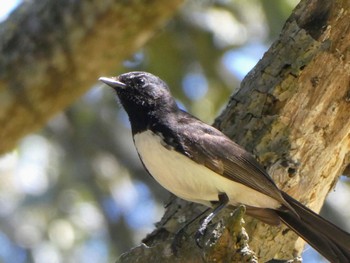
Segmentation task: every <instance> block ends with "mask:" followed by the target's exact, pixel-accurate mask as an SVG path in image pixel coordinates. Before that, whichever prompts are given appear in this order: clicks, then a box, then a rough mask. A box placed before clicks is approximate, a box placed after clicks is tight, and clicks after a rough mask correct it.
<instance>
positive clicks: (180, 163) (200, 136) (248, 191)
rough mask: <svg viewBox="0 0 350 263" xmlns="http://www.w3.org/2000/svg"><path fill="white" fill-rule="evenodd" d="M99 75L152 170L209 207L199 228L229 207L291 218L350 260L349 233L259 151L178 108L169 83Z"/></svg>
mask: <svg viewBox="0 0 350 263" xmlns="http://www.w3.org/2000/svg"><path fill="white" fill-rule="evenodd" d="M100 80H101V81H102V82H104V83H105V84H107V85H109V86H110V87H112V88H114V89H115V91H116V92H117V96H118V97H119V99H120V102H121V104H122V105H123V107H124V109H125V110H126V112H127V114H128V116H129V120H130V123H131V128H132V135H133V140H134V143H135V147H136V149H137V152H138V154H139V156H140V159H141V161H142V163H143V165H144V166H145V168H146V169H147V171H148V172H149V173H150V174H151V175H152V176H153V178H154V179H156V180H157V181H158V182H159V183H160V184H161V185H162V186H163V187H164V188H166V189H167V190H169V191H170V192H172V193H173V194H175V195H176V196H178V197H180V198H183V199H185V200H187V201H191V202H195V203H200V204H204V205H206V206H208V207H212V211H211V213H210V214H209V215H208V216H207V217H206V218H205V219H204V221H203V223H202V224H201V226H200V227H199V230H198V233H197V236H198V235H199V236H200V235H203V234H204V231H205V229H206V226H207V224H208V223H209V222H210V221H211V220H212V219H213V218H214V217H215V216H216V215H217V214H218V212H219V211H221V210H222V209H223V208H225V207H226V206H228V205H232V206H238V205H241V204H243V205H245V206H246V209H247V214H249V215H251V216H253V217H255V218H258V219H260V220H262V221H263V222H265V223H268V224H271V225H278V224H279V223H280V222H282V223H284V224H286V225H287V226H288V227H289V228H291V229H292V230H293V231H294V232H295V233H297V234H298V235H299V236H300V237H302V238H303V239H304V240H305V241H306V242H308V243H309V244H310V245H311V246H312V247H314V248H315V249H316V250H317V251H318V252H319V253H320V254H322V255H323V256H324V257H325V258H327V259H328V260H329V261H331V262H341V263H345V262H350V235H349V234H348V233H346V232H345V231H343V230H341V229H340V228H338V227H337V226H335V225H333V224H332V223H330V222H328V221H327V220H325V219H324V218H322V217H321V216H319V215H318V214H316V213H314V212H313V211H311V210H310V209H308V208H307V207H305V206H304V205H302V204H301V203H299V202H298V201H297V200H295V199H294V198H292V197H291V196H289V195H288V194H287V193H285V192H283V191H281V190H280V189H278V187H277V186H276V184H275V183H274V181H273V180H272V179H271V177H270V176H269V175H268V174H267V172H266V171H265V170H264V168H263V167H262V166H261V165H260V164H259V163H258V162H257V161H256V160H255V159H254V157H253V156H252V155H251V154H250V153H249V152H247V151H246V150H245V149H243V148H242V147H240V146H239V145H238V144H236V143H235V142H233V141H232V140H230V139H229V138H228V137H227V136H225V135H224V134H223V133H222V132H220V131H219V130H217V129H215V128H214V127H212V126H210V125H208V124H205V123H203V122H202V121H200V120H198V119H197V118H195V117H194V116H192V115H190V114H188V113H186V112H184V111H183V110H181V109H179V108H178V106H177V104H176V102H175V100H174V98H173V97H172V96H171V94H170V91H169V88H168V86H167V85H166V83H165V82H164V81H162V80H161V79H159V78H158V77H156V76H154V75H152V74H150V73H146V72H130V73H125V74H122V75H120V76H118V77H112V78H106V77H101V78H100Z"/></svg>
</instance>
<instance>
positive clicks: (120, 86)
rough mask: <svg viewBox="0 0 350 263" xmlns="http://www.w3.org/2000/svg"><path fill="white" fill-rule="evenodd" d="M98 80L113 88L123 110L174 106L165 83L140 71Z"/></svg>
mask: <svg viewBox="0 0 350 263" xmlns="http://www.w3.org/2000/svg"><path fill="white" fill-rule="evenodd" d="M99 80H100V81H102V82H104V83H105V84H107V85H108V86H110V87H112V88H114V89H115V91H116V92H117V95H118V97H119V99H120V101H121V103H122V105H123V106H124V108H125V110H126V111H127V112H128V113H129V114H130V111H134V110H136V109H138V110H145V111H147V110H155V109H159V110H160V109H163V108H167V107H174V105H176V104H175V101H174V99H173V98H172V96H171V94H170V91H169V88H168V86H167V84H166V83H165V82H164V81H162V80H161V79H160V78H158V77H156V76H154V75H152V74H150V73H147V72H141V71H134V72H129V73H124V74H121V75H119V76H118V77H111V78H106V77H101V78H100V79H99Z"/></svg>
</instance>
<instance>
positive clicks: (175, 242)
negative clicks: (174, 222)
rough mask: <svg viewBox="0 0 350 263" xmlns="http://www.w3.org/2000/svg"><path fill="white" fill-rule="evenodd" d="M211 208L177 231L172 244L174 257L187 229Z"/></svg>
mask: <svg viewBox="0 0 350 263" xmlns="http://www.w3.org/2000/svg"><path fill="white" fill-rule="evenodd" d="M210 209H211V208H207V209H205V210H204V211H203V212H201V213H200V214H199V215H196V216H195V217H193V218H192V219H191V220H190V221H188V222H186V224H185V225H184V226H182V227H181V228H180V229H179V230H178V231H176V233H175V236H174V239H173V242H172V243H171V250H172V251H173V253H174V255H176V254H177V249H178V247H179V246H180V241H181V238H182V236H183V234H184V232H185V230H186V228H187V227H188V226H189V225H191V224H192V223H193V222H194V221H196V220H197V219H198V218H199V217H201V216H202V215H204V214H205V213H206V212H208V211H209V210H210Z"/></svg>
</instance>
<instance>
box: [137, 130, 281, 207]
mask: <svg viewBox="0 0 350 263" xmlns="http://www.w3.org/2000/svg"><path fill="white" fill-rule="evenodd" d="M134 141H135V145H136V148H137V150H138V152H139V154H140V156H141V158H142V161H143V163H144V165H145V166H146V167H147V169H148V171H149V172H150V173H151V175H152V176H153V177H154V178H155V179H156V180H157V181H158V183H160V184H161V185H162V186H163V187H164V188H166V189H167V190H168V191H170V192H172V193H173V194H175V195H177V196H178V197H180V198H183V199H185V200H188V201H191V202H196V203H201V204H204V205H207V206H210V201H217V200H218V194H220V193H225V194H226V195H227V196H228V198H229V200H230V201H229V203H230V204H232V205H237V204H245V205H249V206H255V207H265V208H277V207H279V206H280V203H279V202H278V201H276V200H275V199H273V198H271V197H268V196H266V195H264V194H261V193H259V192H257V191H255V190H253V189H251V188H249V187H246V186H244V185H242V184H239V183H236V182H234V181H232V180H229V179H227V178H225V177H223V176H221V175H219V174H217V173H215V172H213V171H212V170H210V169H208V168H206V167H204V166H202V165H198V164H197V163H196V162H194V161H192V160H191V159H189V158H187V157H186V156H184V155H182V154H180V153H178V152H176V151H175V150H169V149H167V148H165V147H164V146H163V145H162V144H161V141H162V138H161V137H160V136H158V135H156V134H154V133H153V132H152V131H145V132H142V133H138V134H136V135H135V136H134Z"/></svg>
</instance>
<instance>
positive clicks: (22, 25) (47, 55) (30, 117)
mask: <svg viewBox="0 0 350 263" xmlns="http://www.w3.org/2000/svg"><path fill="white" fill-rule="evenodd" d="M182 2H183V1H182V0H171V1H161V0H151V1H97V0H92V1H70V0H61V1H52V0H43V1H34V2H33V1H24V3H23V4H22V5H21V6H20V7H18V8H17V9H16V10H15V12H14V13H12V14H11V16H10V18H9V19H8V20H7V21H5V22H4V23H2V24H1V25H0V35H1V38H0V39H1V41H0V54H1V58H0V127H1V130H0V154H1V153H4V152H6V151H8V150H11V149H12V148H13V147H14V146H15V144H16V142H17V141H18V140H19V139H20V138H21V137H22V136H24V135H26V134H28V133H30V132H33V131H34V130H35V129H38V128H40V127H42V126H43V125H44V124H45V123H46V122H47V121H48V119H49V118H50V117H52V116H53V115H54V114H56V113H58V112H60V111H62V110H63V109H64V108H66V107H67V106H68V105H70V104H71V103H72V102H73V101H75V100H76V99H77V98H79V97H80V96H81V95H82V94H83V93H84V92H86V91H87V90H88V89H89V88H90V87H91V83H94V82H95V81H96V82H97V77H98V76H101V75H105V74H106V72H107V73H108V71H111V69H113V68H116V67H117V65H119V64H121V63H122V61H123V60H125V59H127V58H128V57H129V56H130V55H131V54H133V53H134V52H135V51H136V50H137V49H139V48H140V47H141V46H142V45H144V44H145V42H146V41H147V40H148V39H149V38H150V37H151V36H152V35H153V34H154V32H155V31H156V29H157V28H159V27H160V26H161V25H162V24H163V23H164V22H165V21H167V20H168V19H169V18H170V17H171V16H172V14H174V13H175V11H176V10H177V8H178V6H179V5H180V4H181V3H182Z"/></svg>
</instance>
